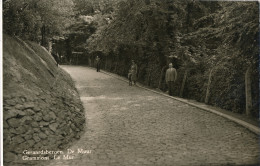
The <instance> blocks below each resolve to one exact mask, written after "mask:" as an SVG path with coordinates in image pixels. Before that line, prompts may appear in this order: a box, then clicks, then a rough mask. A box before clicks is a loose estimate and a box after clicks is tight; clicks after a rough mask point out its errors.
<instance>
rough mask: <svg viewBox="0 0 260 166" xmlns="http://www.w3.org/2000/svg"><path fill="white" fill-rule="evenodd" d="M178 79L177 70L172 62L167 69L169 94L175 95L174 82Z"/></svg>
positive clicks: (166, 79)
mask: <svg viewBox="0 0 260 166" xmlns="http://www.w3.org/2000/svg"><path fill="white" fill-rule="evenodd" d="M176 79H177V71H176V69H175V68H173V67H172V63H170V64H169V69H167V71H166V74H165V81H166V83H167V85H168V89H169V95H170V96H173V84H174V82H175V81H176Z"/></svg>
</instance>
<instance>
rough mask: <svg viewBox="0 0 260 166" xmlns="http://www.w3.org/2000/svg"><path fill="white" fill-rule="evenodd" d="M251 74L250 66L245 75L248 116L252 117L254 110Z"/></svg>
mask: <svg viewBox="0 0 260 166" xmlns="http://www.w3.org/2000/svg"><path fill="white" fill-rule="evenodd" d="M251 72H252V68H251V66H249V67H248V68H247V70H246V74H245V94H246V115H247V116H250V115H251V110H252V93H251V91H252V90H251V82H252V80H251Z"/></svg>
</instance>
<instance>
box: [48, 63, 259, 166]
mask: <svg viewBox="0 0 260 166" xmlns="http://www.w3.org/2000/svg"><path fill="white" fill-rule="evenodd" d="M63 68H64V69H65V70H66V71H67V72H69V73H70V74H71V76H72V77H73V79H74V80H75V81H76V86H77V88H78V91H79V92H80V96H81V100H82V102H83V104H84V107H85V110H86V121H87V123H86V132H85V133H84V135H83V136H82V138H81V139H80V140H79V141H77V142H76V143H75V144H74V145H73V146H72V147H71V148H70V149H72V150H74V151H75V152H74V153H73V154H71V155H70V156H73V159H68V160H64V159H59V160H53V161H52V162H51V163H50V166H66V165H68V166H72V165H73V166H74V165H75V166H83V165H84V166H85V165H86V166H103V165H104V166H105V165H110V166H128V165H136V166H145V165H148V166H153V165H158V166H167V165H174V166H178V165H187V166H188V165H228V164H230V165H246V164H255V163H257V162H258V158H259V147H258V136H257V135H255V134H253V133H251V132H250V131H248V130H246V129H245V128H243V127H241V126H239V125H237V124H235V123H233V122H230V121H228V120H226V119H224V118H222V117H219V116H216V115H214V114H211V113H208V112H205V111H201V110H199V109H197V108H194V107H191V106H189V105H187V104H183V103H181V102H178V101H175V100H173V99H169V98H166V97H163V96H161V95H158V94H154V93H152V92H149V91H146V90H143V89H140V88H138V87H130V86H128V84H127V83H125V82H122V81H120V80H117V79H114V78H112V77H110V76H108V75H105V74H102V73H97V72H96V71H95V70H92V69H88V68H85V67H76V66H63ZM78 149H84V150H91V153H89V151H86V152H87V153H89V154H80V153H78Z"/></svg>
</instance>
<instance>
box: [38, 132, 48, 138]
mask: <svg viewBox="0 0 260 166" xmlns="http://www.w3.org/2000/svg"><path fill="white" fill-rule="evenodd" d="M39 137H40V138H41V139H46V138H47V135H46V134H44V133H43V132H41V133H40V134H39Z"/></svg>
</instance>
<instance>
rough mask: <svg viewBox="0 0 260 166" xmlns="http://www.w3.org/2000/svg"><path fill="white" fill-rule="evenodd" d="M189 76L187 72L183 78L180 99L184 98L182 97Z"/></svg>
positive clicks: (186, 71)
mask: <svg viewBox="0 0 260 166" xmlns="http://www.w3.org/2000/svg"><path fill="white" fill-rule="evenodd" d="M187 75H188V70H185V73H184V77H183V80H182V84H181V90H180V97H182V95H183V90H184V86H185V82H186V79H187Z"/></svg>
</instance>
